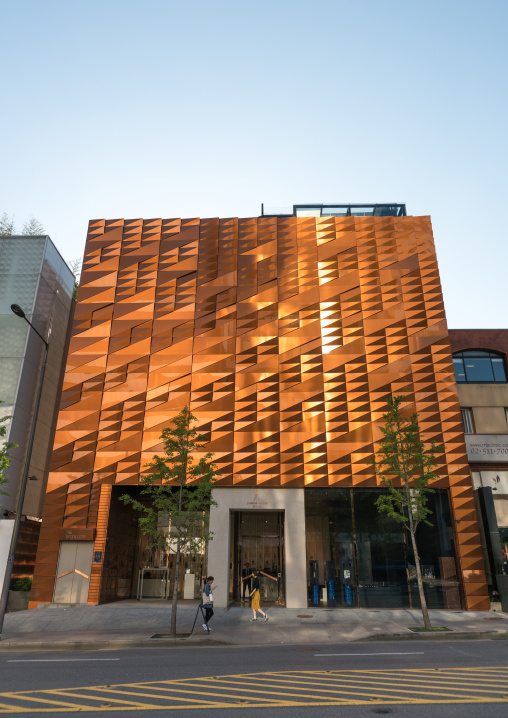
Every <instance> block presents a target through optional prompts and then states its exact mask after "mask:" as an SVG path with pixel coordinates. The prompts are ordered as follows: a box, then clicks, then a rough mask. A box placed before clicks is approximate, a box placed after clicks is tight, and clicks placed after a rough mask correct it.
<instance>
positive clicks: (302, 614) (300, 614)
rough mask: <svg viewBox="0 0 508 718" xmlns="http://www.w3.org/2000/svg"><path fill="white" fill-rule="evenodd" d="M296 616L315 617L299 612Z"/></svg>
mask: <svg viewBox="0 0 508 718" xmlns="http://www.w3.org/2000/svg"><path fill="white" fill-rule="evenodd" d="M296 617H297V618H314V616H311V615H310V614H307V613H298V614H297V615H296Z"/></svg>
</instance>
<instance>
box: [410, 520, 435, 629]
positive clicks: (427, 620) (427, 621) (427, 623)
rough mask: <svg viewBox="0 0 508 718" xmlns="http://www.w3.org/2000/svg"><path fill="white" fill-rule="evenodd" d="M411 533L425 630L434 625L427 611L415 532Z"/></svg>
mask: <svg viewBox="0 0 508 718" xmlns="http://www.w3.org/2000/svg"><path fill="white" fill-rule="evenodd" d="M409 533H410V534H411V543H412V544H413V552H414V555H415V566H416V580H417V581H418V593H419V594H420V605H421V607H422V616H423V625H424V626H425V628H432V624H431V622H430V618H429V611H428V609H427V600H426V598H425V592H424V590H423V581H422V569H421V566H420V557H419V555H418V547H417V545H416V536H415V532H414V530H413V531H410V532H409ZM409 590H411V587H409Z"/></svg>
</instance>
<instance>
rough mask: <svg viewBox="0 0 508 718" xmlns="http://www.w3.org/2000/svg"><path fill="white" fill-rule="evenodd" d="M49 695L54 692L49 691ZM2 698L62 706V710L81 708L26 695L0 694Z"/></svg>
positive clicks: (71, 704)
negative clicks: (65, 708)
mask: <svg viewBox="0 0 508 718" xmlns="http://www.w3.org/2000/svg"><path fill="white" fill-rule="evenodd" d="M32 693H39V691H32ZM51 693H54V691H51ZM2 698H11V699H12V698H15V699H16V700H22V701H33V702H35V703H48V704H49V705H53V706H62V708H64V707H65V706H66V707H67V708H80V707H81V706H79V705H77V704H76V703H66V702H65V701H51V700H49V698H34V697H33V696H29V695H27V694H26V693H22V694H21V693H2Z"/></svg>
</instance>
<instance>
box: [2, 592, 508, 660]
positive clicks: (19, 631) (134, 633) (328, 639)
mask: <svg viewBox="0 0 508 718" xmlns="http://www.w3.org/2000/svg"><path fill="white" fill-rule="evenodd" d="M197 607H198V602H197V601H183V602H180V603H179V605H178V616H177V631H178V633H179V636H178V637H177V638H176V639H171V638H169V637H168V636H167V634H168V633H169V625H170V617H171V607H170V605H169V603H168V602H166V601H157V600H155V601H143V602H140V601H135V600H129V601H120V602H117V603H110V604H106V605H103V606H69V607H63V606H55V605H50V606H46V607H44V608H38V609H33V610H31V611H18V612H15V613H8V614H7V615H6V616H5V622H4V633H3V635H2V640H1V641H0V650H18V651H19V650H50V649H59V650H66V649H70V650H75V649H88V650H99V649H116V648H132V647H148V646H161V645H162V646H171V645H175V644H177V645H202V644H203V643H210V642H212V643H214V644H215V645H217V644H230V645H261V644H264V645H266V644H267V643H268V644H295V645H296V644H299V645H301V644H311V645H313V644H316V645H325V644H335V643H347V642H351V641H372V640H411V639H412V640H426V639H431V640H450V639H458V638H481V639H505V640H506V639H508V613H492V612H480V611H474V612H473V611H444V610H439V611H430V616H431V621H432V623H433V625H434V626H443V627H446V628H448V629H450V630H449V631H442V632H439V633H434V632H433V633H426V634H418V633H413V632H412V631H411V630H410V629H411V628H415V627H417V626H421V625H422V617H421V612H420V611H417V610H404V609H398V610H393V611H389V610H384V609H379V610H374V609H371V610H369V609H364V610H356V609H349V610H345V609H339V608H333V609H325V608H321V609H312V608H302V609H290V608H278V607H277V608H275V607H274V608H271V609H270V608H268V614H269V617H270V618H269V621H268V622H267V623H265V622H264V621H263V620H262V619H261V618H260V619H259V620H258V621H257V622H256V623H252V622H251V620H250V619H251V617H252V612H251V610H250V609H249V608H248V607H245V608H242V607H239V606H233V607H231V608H229V609H225V608H217V609H215V616H214V617H213V618H212V621H211V622H210V626H211V628H212V629H213V630H212V632H211V633H210V634H206V633H205V632H204V630H203V627H202V620H200V619H201V616H200V615H199V616H198V620H197V621H196V625H195V628H194V632H193V633H192V634H190V631H191V628H192V624H193V622H194V617H195V616H196V611H197ZM155 634H159V635H160V634H162V636H161V637H159V638H154V637H153V636H154V635H155ZM164 634H166V635H164Z"/></svg>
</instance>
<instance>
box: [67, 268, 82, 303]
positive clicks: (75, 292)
mask: <svg viewBox="0 0 508 718" xmlns="http://www.w3.org/2000/svg"><path fill="white" fill-rule="evenodd" d="M67 264H68V266H69V269H70V270H71V272H72V273H73V274H74V290H73V292H72V298H73V299H77V298H78V289H79V278H80V275H81V259H71V260H70V261H69V262H67Z"/></svg>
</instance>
